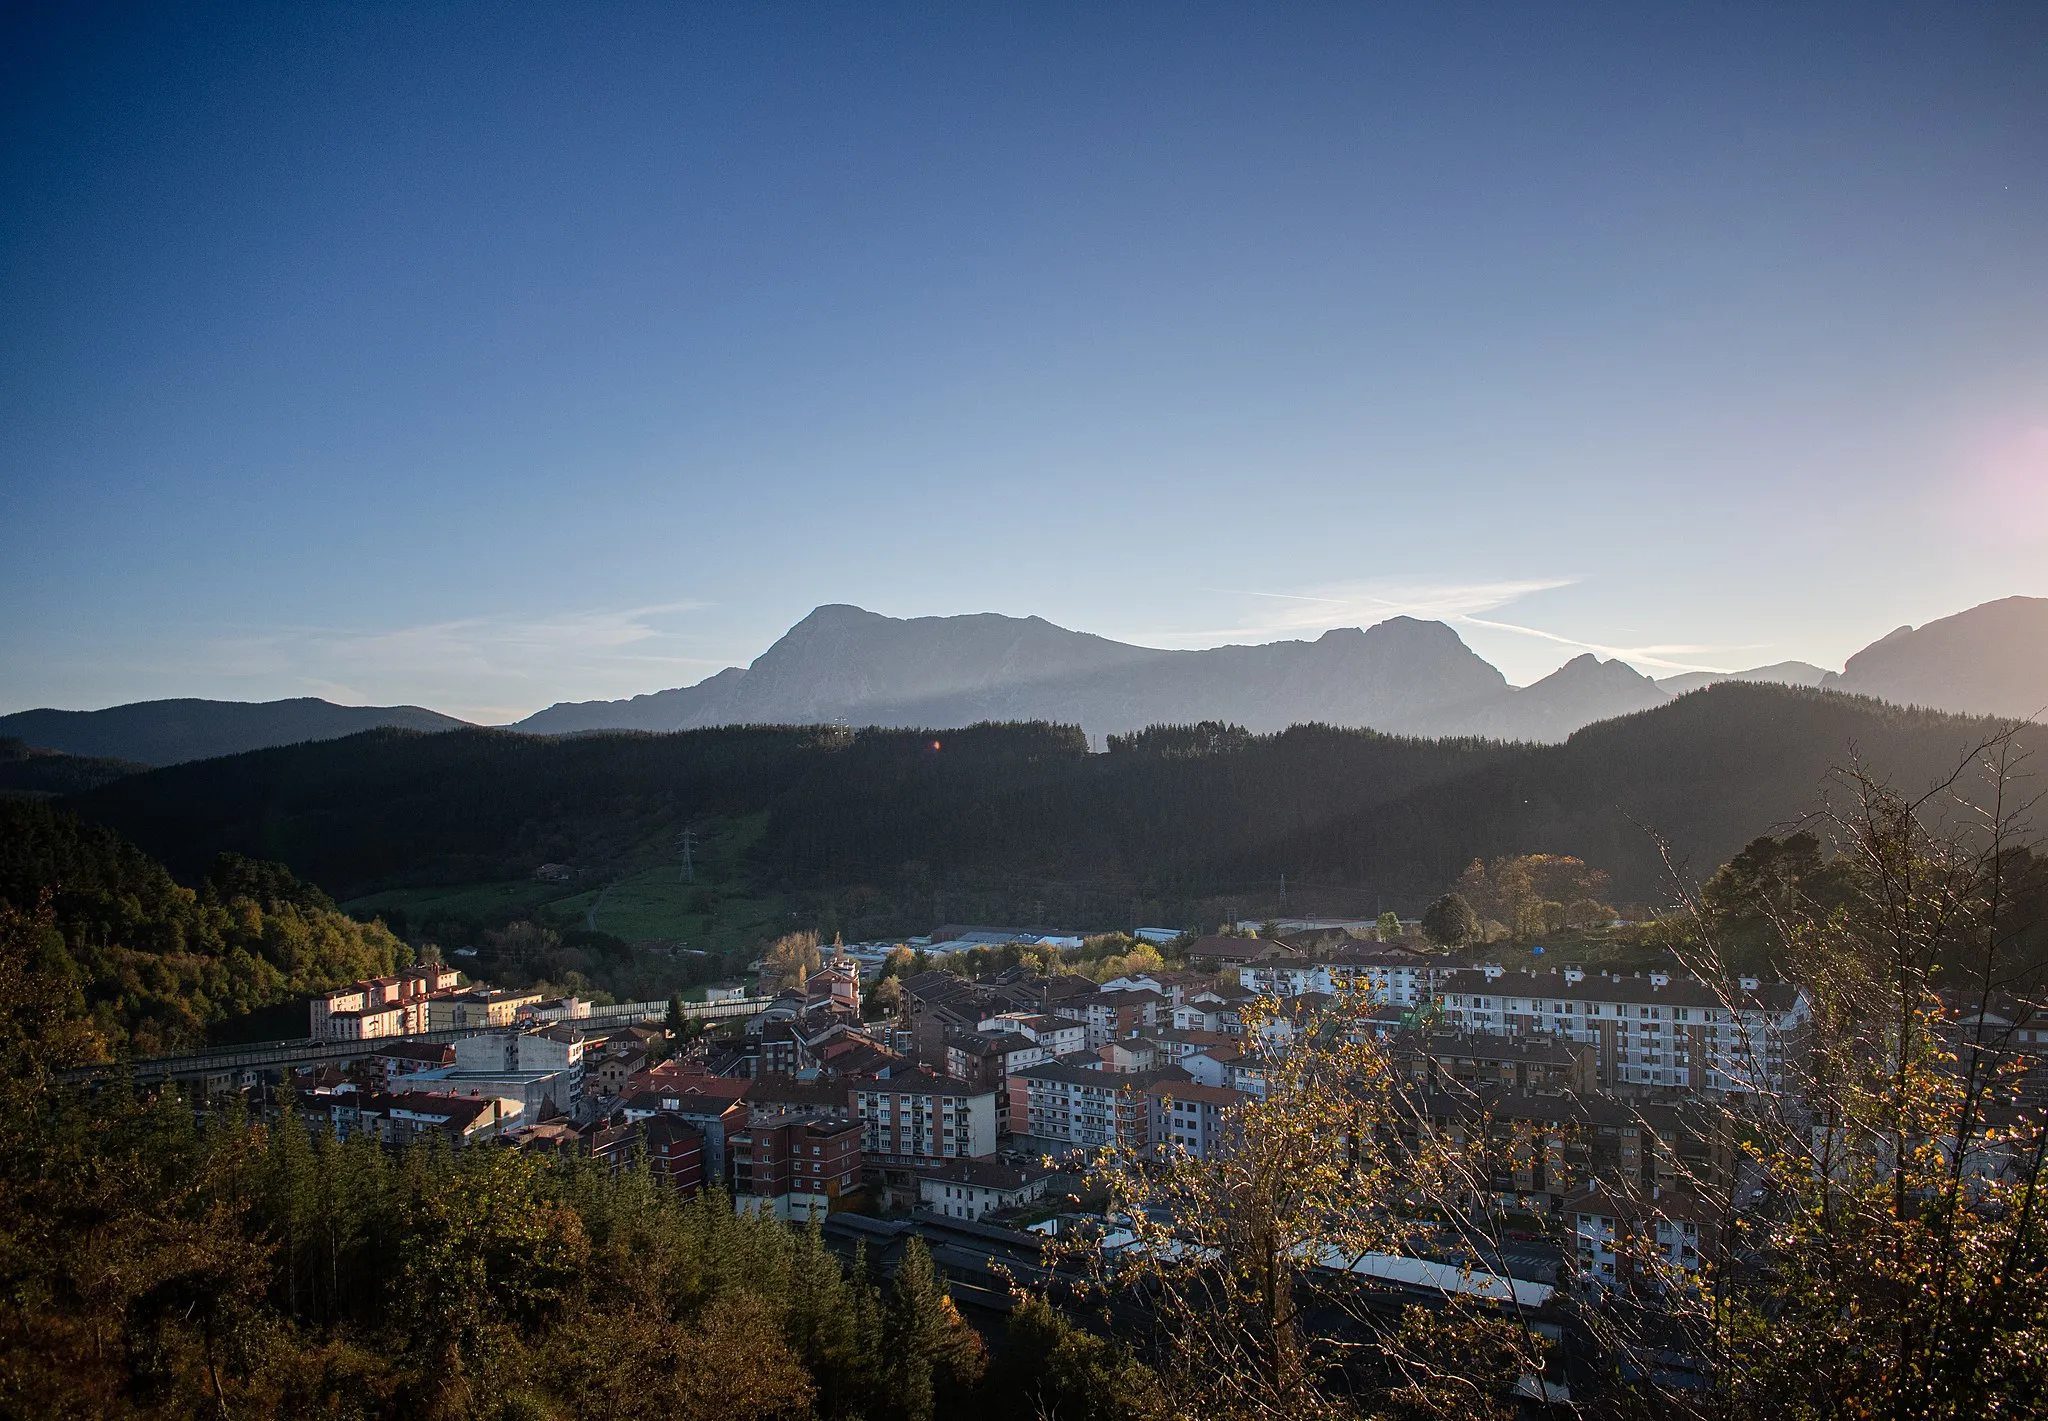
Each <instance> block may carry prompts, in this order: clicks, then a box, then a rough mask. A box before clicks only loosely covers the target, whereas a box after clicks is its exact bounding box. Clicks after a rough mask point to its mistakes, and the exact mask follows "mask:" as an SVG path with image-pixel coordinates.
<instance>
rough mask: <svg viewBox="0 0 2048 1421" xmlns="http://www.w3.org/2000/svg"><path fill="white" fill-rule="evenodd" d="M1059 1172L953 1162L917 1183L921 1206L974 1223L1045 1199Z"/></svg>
mask: <svg viewBox="0 0 2048 1421" xmlns="http://www.w3.org/2000/svg"><path fill="white" fill-rule="evenodd" d="M1056 1173H1057V1171H1056V1170H1054V1169H1052V1168H1051V1167H1050V1166H1047V1165H1035V1164H1034V1165H1023V1164H1007V1163H1003V1162H1000V1161H997V1160H979V1159H967V1160H950V1161H948V1162H947V1163H945V1164H942V1165H940V1166H939V1167H938V1168H937V1169H935V1170H933V1171H931V1172H930V1173H928V1174H924V1175H921V1176H920V1177H919V1178H918V1181H917V1198H918V1203H919V1205H920V1206H921V1207H923V1208H926V1209H929V1210H930V1211H931V1212H933V1213H935V1214H938V1215H941V1216H942V1217H945V1218H948V1219H968V1220H974V1219H979V1218H981V1217H983V1216H984V1215H986V1214H993V1213H996V1212H998V1211H1000V1210H1003V1209H1014V1208H1016V1207H1018V1206H1019V1205H1020V1204H1028V1203H1030V1202H1032V1201H1033V1200H1036V1199H1043V1198H1044V1197H1045V1189H1046V1185H1047V1183H1048V1182H1049V1181H1051V1180H1052V1179H1053V1177H1054V1176H1055V1175H1056Z"/></svg>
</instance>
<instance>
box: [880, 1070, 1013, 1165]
mask: <svg viewBox="0 0 2048 1421" xmlns="http://www.w3.org/2000/svg"><path fill="white" fill-rule="evenodd" d="M850 1084H851V1099H852V1101H853V1104H854V1111H855V1114H856V1115H857V1116H858V1117H859V1119H860V1121H861V1125H862V1127H863V1132H864V1133H863V1135H862V1139H861V1147H862V1149H863V1150H864V1151H865V1152H866V1153H867V1154H868V1155H869V1156H871V1157H873V1158H876V1159H879V1160H883V1161H887V1162H891V1163H895V1162H903V1161H914V1160H926V1159H978V1158H980V1157H981V1156H983V1155H992V1154H994V1153H995V1151H996V1092H995V1091H994V1090H993V1089H990V1088H988V1087H985V1086H983V1087H977V1086H973V1085H970V1084H968V1083H967V1082H966V1081H962V1080H955V1079H954V1078H953V1077H951V1076H942V1075H940V1074H938V1073H937V1072H935V1071H932V1070H929V1069H927V1068H925V1067H923V1066H919V1067H916V1068H915V1069H912V1070H907V1071H897V1072H894V1073H892V1074H891V1075H890V1076H889V1077H888V1078H887V1079H877V1078H874V1077H866V1078H862V1079H857V1080H855V1081H853V1082H851V1083H850Z"/></svg>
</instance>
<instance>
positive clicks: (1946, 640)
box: [1823, 597, 2048, 717]
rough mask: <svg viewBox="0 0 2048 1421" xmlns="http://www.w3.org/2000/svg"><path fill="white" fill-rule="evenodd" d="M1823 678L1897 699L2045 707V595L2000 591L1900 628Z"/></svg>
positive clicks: (1962, 706)
mask: <svg viewBox="0 0 2048 1421" xmlns="http://www.w3.org/2000/svg"><path fill="white" fill-rule="evenodd" d="M1823 684H1824V685H1826V686H1827V687H1828V688H1829V689H1831V690H1837V691H1853V692H1855V693H1856V694H1858V695H1863V696H1878V697H1881V698H1882V699H1884V700H1887V701H1893V702H1896V703H1897V704H1900V705H1916V706H1931V707H1934V708H1935V709H1937V710H1950V711H1971V712H1974V713H1977V714H1980V715H2001V716H2015V717H2019V716H2032V715H2037V714H2039V713H2040V712H2041V711H2043V710H2044V709H2048V597H2007V598H2004V599H2002V600H2000V601H1997V602H1986V603H1984V604H1983V605H1981V606H1977V607H1972V608H1971V609H1970V610H1969V611H1967V612H1958V613H1956V615H1954V616H1953V617H1943V618H1942V619H1941V620H1940V621H1935V622H1929V623H1928V624H1927V625H1926V626H1924V627H1921V628H1919V629H1918V630H1917V631H1916V630H1915V629H1914V628H1912V627H1900V628H1899V629H1898V630H1897V631H1895V632H1893V633H1891V634H1890V635H1889V636H1886V637H1883V638H1881V639H1880V640H1878V641H1875V642H1872V643H1871V644H1870V645H1869V646H1866V647H1864V648H1863V650H1861V651H1859V652H1857V653H1856V654H1855V655H1854V656H1852V657H1850V658H1849V664H1848V665H1847V666H1845V667H1844V668H1843V669H1842V671H1841V673H1840V674H1839V675H1830V676H1829V677H1828V678H1827V680H1826V681H1825V682H1824V683H1823Z"/></svg>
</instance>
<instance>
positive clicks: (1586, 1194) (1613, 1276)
mask: <svg viewBox="0 0 2048 1421" xmlns="http://www.w3.org/2000/svg"><path fill="white" fill-rule="evenodd" d="M1563 1212H1564V1219H1565V1221H1566V1222H1567V1223H1568V1224H1570V1225H1571V1229H1572V1241H1573V1259H1572V1261H1573V1262H1574V1263H1575V1264H1576V1266H1577V1272H1578V1278H1579V1281H1580V1283H1581V1284H1582V1285H1583V1286H1585V1287H1587V1288H1588V1289H1591V1290H1594V1291H1607V1290H1623V1291H1626V1290H1629V1289H1641V1288H1644V1287H1646V1286H1647V1287H1648V1288H1649V1289H1650V1290H1652V1291H1657V1292H1662V1291H1665V1290H1667V1289H1668V1288H1670V1287H1671V1286H1673V1285H1674V1284H1680V1283H1683V1282H1685V1281H1689V1279H1690V1278H1691V1277H1693V1276H1696V1275H1697V1274H1698V1273H1699V1271H1700V1260H1701V1258H1702V1257H1703V1256H1707V1257H1711V1256H1712V1253H1713V1249H1714V1247H1715V1241H1716V1236H1717V1224H1716V1222H1715V1218H1716V1216H1715V1212H1714V1210H1713V1209H1712V1208H1710V1207H1709V1206H1708V1205H1706V1204H1705V1203H1704V1202H1703V1201H1702V1200H1701V1199H1700V1197H1699V1196H1698V1195H1697V1194H1695V1193H1694V1192H1693V1191H1692V1190H1690V1189H1686V1188H1684V1187H1657V1188H1653V1189H1651V1190H1649V1191H1648V1192H1647V1193H1635V1192H1624V1191H1620V1190H1615V1189H1608V1188H1603V1187H1601V1186H1600V1185H1599V1183H1598V1182H1597V1181H1596V1182H1595V1183H1593V1184H1592V1185H1590V1186H1588V1187H1587V1188H1585V1189H1583V1190H1581V1191H1579V1192H1578V1193H1575V1194H1573V1195H1572V1197H1571V1198H1570V1199H1568V1200H1566V1201H1565V1204H1564V1211H1563Z"/></svg>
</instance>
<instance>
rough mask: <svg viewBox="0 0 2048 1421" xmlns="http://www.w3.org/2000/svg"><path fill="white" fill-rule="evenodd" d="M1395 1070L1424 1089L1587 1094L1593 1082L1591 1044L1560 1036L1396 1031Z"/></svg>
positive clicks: (1595, 1084) (1594, 1085)
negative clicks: (1455, 1087) (1501, 1088)
mask: <svg viewBox="0 0 2048 1421" xmlns="http://www.w3.org/2000/svg"><path fill="white" fill-rule="evenodd" d="M1392 1039H1393V1043H1394V1046H1393V1052H1392V1055H1393V1058H1394V1068H1395V1070H1396V1071H1397V1072H1398V1073H1399V1074H1400V1075H1401V1076H1402V1077H1403V1078H1404V1079H1406V1080H1409V1081H1412V1082H1414V1083H1415V1084H1416V1085H1418V1086H1420V1087H1422V1088H1423V1089H1425V1090H1444V1089H1448V1088H1450V1087H1451V1086H1453V1085H1458V1086H1464V1087H1466V1088H1467V1089H1470V1090H1491V1089H1494V1088H1497V1087H1505V1088H1508V1089H1511V1090H1531V1091H1537V1092H1542V1093H1556V1092H1560V1091H1570V1092H1578V1093H1590V1092H1592V1091H1593V1090H1595V1089H1597V1088H1598V1086H1599V1071H1598V1069H1597V1064H1596V1061H1595V1048H1594V1047H1593V1045H1592V1044H1591V1043H1589V1042H1584V1041H1574V1040H1572V1039H1570V1038H1569V1037H1563V1036H1549V1035H1543V1036H1505V1035H1501V1036H1495V1035H1489V1034H1486V1033H1478V1034H1473V1033H1460V1032H1448V1031H1433V1032H1399V1033H1396V1034H1395V1035H1394V1037H1393V1038H1392Z"/></svg>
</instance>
